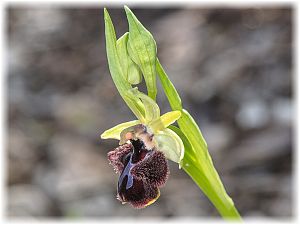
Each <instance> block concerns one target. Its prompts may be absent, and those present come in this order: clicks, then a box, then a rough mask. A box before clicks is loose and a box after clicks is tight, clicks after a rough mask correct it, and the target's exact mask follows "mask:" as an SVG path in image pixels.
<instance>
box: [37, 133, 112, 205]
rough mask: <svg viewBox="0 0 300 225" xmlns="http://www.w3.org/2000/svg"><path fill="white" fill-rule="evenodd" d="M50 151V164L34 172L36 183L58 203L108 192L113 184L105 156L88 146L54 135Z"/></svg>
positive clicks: (72, 137)
mask: <svg viewBox="0 0 300 225" xmlns="http://www.w3.org/2000/svg"><path fill="white" fill-rule="evenodd" d="M51 143H52V144H51V147H50V150H49V154H50V158H51V161H52V162H53V164H52V165H49V166H41V167H39V168H37V170H36V171H35V182H36V183H37V184H39V185H41V186H42V187H43V189H45V190H46V191H47V193H48V194H49V195H50V196H51V197H53V198H55V199H57V200H58V201H59V202H67V201H74V200H76V199H81V198H82V197H86V196H91V195H93V194H95V193H99V189H101V190H103V191H107V189H108V188H109V185H111V184H112V183H113V182H114V181H115V177H114V173H113V170H112V169H111V168H110V166H109V164H108V161H107V159H106V157H105V156H104V154H99V153H97V152H98V151H101V149H99V150H98V149H95V146H93V145H92V144H91V143H88V142H87V141H86V140H84V139H82V138H80V137H78V136H72V135H63V134H61V135H57V136H55V137H54V138H53V139H52V142H51Z"/></svg>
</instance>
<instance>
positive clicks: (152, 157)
mask: <svg viewBox="0 0 300 225" xmlns="http://www.w3.org/2000/svg"><path fill="white" fill-rule="evenodd" d="M169 173H170V171H169V166H168V162H167V160H166V157H165V156H164V154H163V153H162V152H160V151H152V152H151V153H150V154H148V155H147V157H145V159H144V160H142V161H140V162H138V163H137V164H136V165H135V166H134V167H133V168H132V170H131V174H132V175H133V176H134V177H136V178H137V179H142V180H146V181H147V183H149V184H150V185H155V186H158V187H161V186H163V185H164V184H165V183H166V181H167V179H168V176H169Z"/></svg>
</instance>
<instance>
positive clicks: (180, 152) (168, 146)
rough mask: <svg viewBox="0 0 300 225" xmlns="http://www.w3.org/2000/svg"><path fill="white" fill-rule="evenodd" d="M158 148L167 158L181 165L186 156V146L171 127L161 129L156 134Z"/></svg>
mask: <svg viewBox="0 0 300 225" xmlns="http://www.w3.org/2000/svg"><path fill="white" fill-rule="evenodd" d="M154 140H155V141H156V143H157V146H158V150H159V151H162V152H163V153H164V154H165V156H166V158H167V159H170V160H172V161H174V162H176V163H179V165H181V160H182V159H183V157H184V146H183V143H182V140H181V139H180V137H178V135H177V134H176V133H175V132H174V131H172V130H171V129H169V128H166V129H164V130H163V131H159V132H158V133H157V134H155V135H154Z"/></svg>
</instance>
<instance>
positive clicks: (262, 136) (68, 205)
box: [6, 6, 294, 218]
mask: <svg viewBox="0 0 300 225" xmlns="http://www.w3.org/2000/svg"><path fill="white" fill-rule="evenodd" d="M102 11H103V10H102V9H101V8H70V7H66V6H65V7H49V6H36V7H34V6H32V7H29V6H28V7H26V6H8V7H7V10H6V15H7V18H6V22H7V29H6V31H7V54H6V56H7V66H8V67H7V77H6V79H7V106H8V107H7V110H8V117H7V120H8V121H7V122H8V123H7V126H8V127H7V139H8V140H7V143H8V145H7V159H8V162H7V172H8V174H7V182H6V183H7V207H6V209H7V210H6V214H7V216H8V217H9V218H18V217H30V218H42V217H43V218H44V217H66V218H68V217H72V218H91V217H99V218H101V217H109V218H110V217H122V218H124V217H133V216H134V217H165V218H169V217H170V218H173V217H198V218H202V217H217V216H218V214H217V212H216V210H215V209H214V208H213V206H212V205H211V204H210V203H209V201H208V200H207V199H206V197H205V196H204V195H203V194H202V192H201V191H200V190H199V189H198V187H197V186H196V185H195V184H194V183H193V182H192V180H191V179H190V178H189V177H188V175H186V174H185V173H184V171H182V170H179V169H178V167H177V165H175V164H173V163H171V162H170V167H171V176H170V178H169V180H168V182H167V185H166V186H165V187H164V188H163V189H162V190H161V192H162V193H161V197H160V199H159V200H158V201H157V203H155V204H153V205H151V206H149V207H148V208H146V209H144V210H134V209H132V208H130V207H129V206H127V205H125V206H124V205H121V204H120V203H119V202H118V201H117V200H116V199H115V194H116V184H117V183H116V182H117V179H118V177H117V175H116V174H115V173H114V172H113V170H112V168H111V167H110V165H109V164H108V161H107V159H106V154H107V152H108V151H110V150H111V149H113V148H114V147H115V146H116V145H117V141H112V140H100V137H99V136H100V134H101V133H102V132H103V131H104V130H105V129H107V128H110V127H111V126H113V125H115V124H118V123H120V122H123V121H128V120H131V119H133V118H134V117H133V115H132V114H131V112H130V111H129V109H128V108H127V107H126V105H125V104H124V102H123V101H122V99H121V98H120V96H119V95H118V93H117V91H116V88H115V87H114V85H113V83H112V80H111V77H110V75H109V71H108V66H107V60H106V53H105V45H104V44H105V42H104V31H103V30H104V27H103V13H102ZM133 11H134V12H135V13H136V15H137V17H138V18H139V19H140V20H141V22H142V23H143V24H144V25H145V26H146V27H147V28H148V29H149V30H150V31H151V33H152V34H153V36H154V38H155V39H156V42H157V46H158V56H159V58H160V61H161V62H162V64H163V65H164V67H165V69H166V71H167V72H168V74H169V76H170V78H171V79H172V81H173V82H174V85H175V86H176V88H177V89H178V91H179V92H180V95H181V96H182V99H183V103H184V107H185V108H186V109H188V110H189V111H190V112H191V114H192V115H193V116H194V118H195V119H196V121H197V123H198V124H199V125H200V127H201V130H202V132H203V134H204V136H205V138H206V140H207V143H208V146H209V150H210V153H211V155H212V158H213V160H214V164H215V166H216V168H217V170H218V171H219V173H220V176H221V179H222V180H223V182H224V184H225V187H226V189H227V191H228V193H229V194H230V196H231V197H232V198H233V200H234V202H235V204H236V206H237V208H238V209H239V210H240V212H241V214H242V215H243V216H244V217H254V218H258V217H280V218H290V217H291V216H292V215H293V201H292V196H293V180H292V178H293V177H292V169H293V161H294V159H293V155H294V153H292V149H293V146H294V145H293V141H294V140H293V138H292V135H293V131H292V122H293V121H292V118H293V116H292V115H293V114H292V112H293V107H294V100H293V93H292V79H293V77H292V73H293V67H292V65H293V60H292V59H293V58H292V57H293V54H292V46H293V42H292V27H293V26H292V25H293V24H292V18H293V17H292V16H293V10H292V9H291V8H289V7H281V8H272V7H268V8H249V9H247V8H244V9H239V8H232V9H231V8H200V7H199V8H192V7H190V8H184V9H183V8H152V9H151V8H144V9H134V8H133ZM109 12H110V13H111V16H112V19H113V22H114V24H115V27H116V30H117V34H118V36H120V35H122V34H123V33H124V32H125V31H127V29H128V28H127V22H126V18H125V13H124V11H123V10H122V9H117V8H115V9H109ZM158 101H159V103H160V106H161V110H162V112H167V111H169V105H168V102H167V100H166V98H165V97H164V96H163V93H162V91H161V88H160V91H159V98H158Z"/></svg>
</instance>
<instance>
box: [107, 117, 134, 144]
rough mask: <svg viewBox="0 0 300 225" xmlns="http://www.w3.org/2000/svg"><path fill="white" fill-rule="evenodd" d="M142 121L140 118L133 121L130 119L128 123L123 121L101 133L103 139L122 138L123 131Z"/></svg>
mask: <svg viewBox="0 0 300 225" xmlns="http://www.w3.org/2000/svg"><path fill="white" fill-rule="evenodd" d="M139 123H140V121H139V120H133V121H129V122H126V123H121V124H118V125H116V126H114V127H112V128H110V129H108V130H106V131H104V132H103V134H101V138H102V139H117V140H121V132H122V131H123V130H125V129H127V128H128V127H132V126H134V125H137V124H139Z"/></svg>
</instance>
